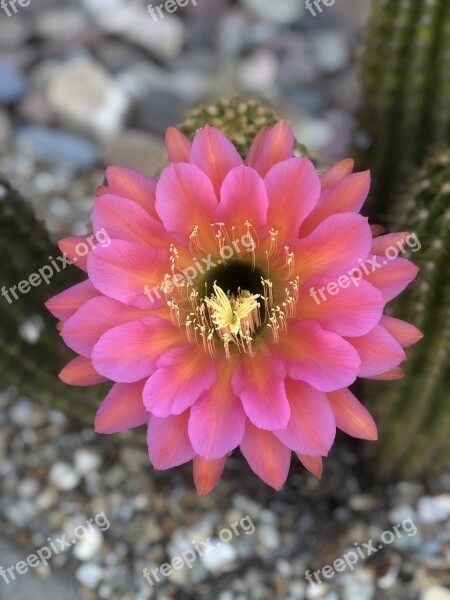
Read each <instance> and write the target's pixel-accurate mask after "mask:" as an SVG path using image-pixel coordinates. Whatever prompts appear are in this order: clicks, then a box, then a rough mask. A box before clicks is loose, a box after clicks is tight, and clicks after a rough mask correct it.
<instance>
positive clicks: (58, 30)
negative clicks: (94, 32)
mask: <svg viewBox="0 0 450 600" xmlns="http://www.w3.org/2000/svg"><path fill="white" fill-rule="evenodd" d="M34 26H35V31H36V33H37V34H38V35H39V36H40V37H42V38H45V39H46V40H50V41H67V40H70V39H72V38H74V37H76V36H78V35H81V34H82V33H84V32H85V30H86V28H87V27H88V26H89V23H88V21H87V19H86V16H85V15H84V14H83V13H82V12H81V11H80V10H77V9H76V8H65V7H64V8H54V9H52V10H46V11H45V12H43V13H42V15H39V16H38V18H37V19H36V21H35V24H34Z"/></svg>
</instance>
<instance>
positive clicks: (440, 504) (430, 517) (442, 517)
mask: <svg viewBox="0 0 450 600" xmlns="http://www.w3.org/2000/svg"><path fill="white" fill-rule="evenodd" d="M417 514H418V517H419V521H421V522H422V523H429V524H433V523H441V522H443V521H446V520H447V519H449V518H450V494H441V495H439V496H424V497H422V498H419V501H418V503H417Z"/></svg>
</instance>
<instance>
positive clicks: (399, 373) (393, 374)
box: [366, 367, 405, 381]
mask: <svg viewBox="0 0 450 600" xmlns="http://www.w3.org/2000/svg"><path fill="white" fill-rule="evenodd" d="M404 376H405V372H404V371H403V369H401V368H400V367H395V369H391V370H390V371H386V372H385V373H380V374H379V375H374V376H373V377H366V379H373V380H374V381H395V380H396V379H402V378H403V377H404Z"/></svg>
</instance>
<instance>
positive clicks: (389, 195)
mask: <svg viewBox="0 0 450 600" xmlns="http://www.w3.org/2000/svg"><path fill="white" fill-rule="evenodd" d="M372 4H373V10H372V16H371V19H370V22H369V27H368V30H367V33H366V42H365V50H364V53H363V58H362V62H361V65H360V79H361V83H362V88H363V108H362V112H361V121H360V130H359V133H358V135H357V144H358V145H359V146H360V149H361V156H360V163H361V165H360V166H361V167H368V168H370V169H372V171H373V175H374V178H373V179H374V186H373V192H372V198H373V203H374V204H373V206H374V211H375V212H376V214H377V216H378V217H379V218H381V219H382V218H383V217H384V216H385V215H389V213H390V212H391V203H392V202H393V201H395V198H396V193H397V191H398V189H399V188H398V186H399V184H401V182H402V180H404V178H405V176H406V174H407V173H408V172H409V170H410V169H411V168H415V167H420V166H421V165H422V164H423V161H424V160H425V158H426V156H427V155H429V154H430V153H431V152H432V151H434V150H439V149H440V148H442V147H444V146H445V145H446V144H448V143H450V2H448V0H373V3H372ZM373 216H375V215H373Z"/></svg>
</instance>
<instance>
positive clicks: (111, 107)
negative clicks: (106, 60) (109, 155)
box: [48, 59, 129, 139]
mask: <svg viewBox="0 0 450 600" xmlns="http://www.w3.org/2000/svg"><path fill="white" fill-rule="evenodd" d="M48 99H49V103H50V106H51V108H52V110H53V111H54V112H55V115H56V116H57V118H58V120H59V121H60V122H61V123H62V125H63V126H64V127H67V128H70V129H75V130H76V131H79V132H81V133H85V134H87V135H92V134H94V135H95V136H96V137H97V138H99V139H104V138H107V137H110V136H111V135H114V134H115V133H117V132H118V131H120V129H121V128H122V127H123V125H124V123H125V119H126V117H127V113H128V110H129V99H128V97H127V95H126V94H125V93H124V91H123V90H122V88H121V87H120V86H119V85H118V84H117V83H116V81H115V80H114V79H113V77H111V75H110V74H109V73H108V72H107V71H106V70H105V69H104V67H103V66H102V65H101V64H100V63H97V62H95V61H92V60H90V59H83V60H74V61H69V62H67V63H65V64H63V65H61V67H60V68H58V69H57V70H56V71H55V72H54V74H53V76H52V78H51V80H50V82H49V85H48Z"/></svg>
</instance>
